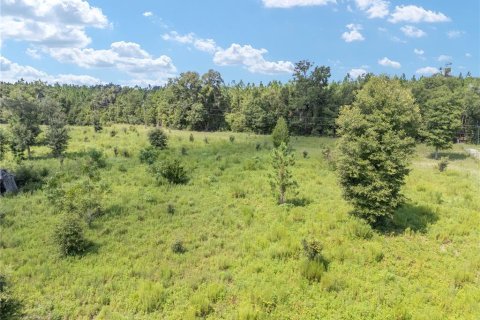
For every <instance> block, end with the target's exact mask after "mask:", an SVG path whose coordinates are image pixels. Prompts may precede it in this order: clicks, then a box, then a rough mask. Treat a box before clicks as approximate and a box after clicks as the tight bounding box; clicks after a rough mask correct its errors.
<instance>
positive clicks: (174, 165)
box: [152, 158, 189, 184]
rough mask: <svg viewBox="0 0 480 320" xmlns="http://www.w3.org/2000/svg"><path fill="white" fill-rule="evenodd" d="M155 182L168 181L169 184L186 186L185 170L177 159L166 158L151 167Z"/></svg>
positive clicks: (187, 178)
mask: <svg viewBox="0 0 480 320" xmlns="http://www.w3.org/2000/svg"><path fill="white" fill-rule="evenodd" d="M152 170H153V172H154V173H155V175H156V178H157V181H158V182H161V181H162V180H166V181H168V182H169V183H170V184H186V183H187V182H188V180H189V177H188V174H187V170H185V168H184V166H183V164H182V163H181V162H180V160H178V159H171V158H168V159H166V160H163V161H161V162H159V163H157V164H155V165H153V166H152Z"/></svg>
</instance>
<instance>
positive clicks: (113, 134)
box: [110, 129, 117, 138]
mask: <svg viewBox="0 0 480 320" xmlns="http://www.w3.org/2000/svg"><path fill="white" fill-rule="evenodd" d="M116 135H117V130H115V129H112V130H110V137H112V138H113V137H115V136H116Z"/></svg>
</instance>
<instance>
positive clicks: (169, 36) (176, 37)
mask: <svg viewBox="0 0 480 320" xmlns="http://www.w3.org/2000/svg"><path fill="white" fill-rule="evenodd" d="M162 39H163V40H167V41H176V42H180V43H183V44H185V43H193V41H194V39H195V35H194V34H193V33H192V32H190V33H188V34H185V35H180V34H179V33H178V32H177V31H171V32H169V33H165V34H164V35H162Z"/></svg>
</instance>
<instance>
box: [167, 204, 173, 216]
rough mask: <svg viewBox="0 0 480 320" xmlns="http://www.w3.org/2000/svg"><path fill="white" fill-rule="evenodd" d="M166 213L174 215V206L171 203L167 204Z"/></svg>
mask: <svg viewBox="0 0 480 320" xmlns="http://www.w3.org/2000/svg"><path fill="white" fill-rule="evenodd" d="M167 213H168V214H169V215H173V214H174V213H175V206H174V205H173V204H172V203H169V204H167Z"/></svg>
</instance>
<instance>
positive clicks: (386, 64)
mask: <svg viewBox="0 0 480 320" xmlns="http://www.w3.org/2000/svg"><path fill="white" fill-rule="evenodd" d="M378 64H379V65H381V66H384V67H392V68H395V69H398V68H400V67H401V66H402V65H401V64H400V62H397V61H393V60H390V59H388V58H387V57H384V58H383V59H380V60H378Z"/></svg>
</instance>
